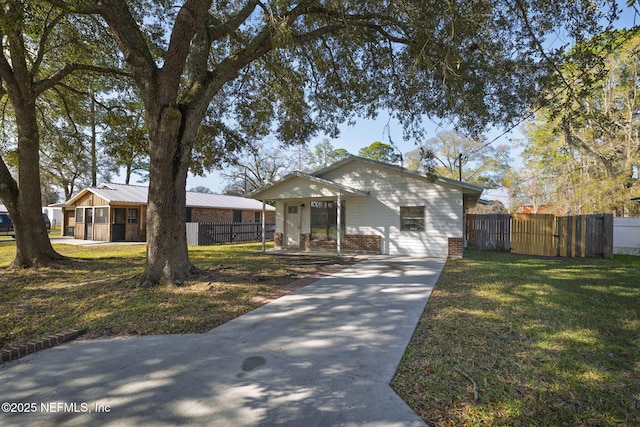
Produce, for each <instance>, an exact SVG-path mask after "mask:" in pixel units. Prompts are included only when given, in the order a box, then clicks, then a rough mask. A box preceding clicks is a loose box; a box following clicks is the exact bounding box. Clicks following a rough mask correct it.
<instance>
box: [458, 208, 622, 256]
mask: <svg viewBox="0 0 640 427" xmlns="http://www.w3.org/2000/svg"><path fill="white" fill-rule="evenodd" d="M466 238H467V247H468V248H470V249H478V250H484V251H511V252H513V253H518V254H525V255H542V256H563V257H596V256H601V257H605V258H611V257H612V256H613V215H603V214H598V215H577V216H566V217H556V216H553V215H525V214H517V215H513V216H511V215H507V214H505V215H467V221H466Z"/></svg>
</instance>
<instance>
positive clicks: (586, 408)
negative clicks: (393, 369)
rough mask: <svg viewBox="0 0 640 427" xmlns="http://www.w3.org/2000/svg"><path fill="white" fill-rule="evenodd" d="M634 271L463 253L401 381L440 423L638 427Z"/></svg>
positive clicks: (634, 267)
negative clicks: (630, 426)
mask: <svg viewBox="0 0 640 427" xmlns="http://www.w3.org/2000/svg"><path fill="white" fill-rule="evenodd" d="M639 266H640V259H637V261H636V260H629V259H627V258H615V259H614V260H603V259H542V258H533V257H526V256H518V255H510V254H498V253H489V252H472V251H468V252H466V253H465V259H464V260H460V261H454V262H450V263H449V264H448V265H447V267H446V268H445V271H444V272H443V274H442V275H441V277H440V281H439V282H438V285H437V287H436V290H435V291H434V294H433V295H432V298H431V300H430V302H429V305H428V306H427V309H426V311H425V314H424V315H423V318H422V320H421V322H420V325H419V327H418V329H417V330H416V334H415V336H414V339H413V341H412V344H411V345H410V347H409V349H408V351H407V354H406V355H405V360H404V361H403V364H402V365H401V366H400V368H399V370H398V374H397V376H396V378H395V379H394V387H395V388H396V390H397V391H398V392H399V394H401V396H403V398H405V400H407V402H408V403H410V404H411V405H412V406H413V407H414V409H415V410H416V411H417V412H418V413H419V414H421V416H423V418H424V419H425V420H426V421H427V422H429V423H432V424H436V425H438V424H441V425H444V424H446V423H448V422H453V423H454V424H499V425H532V424H536V425H562V424H569V425H576V424H582V425H611V424H620V425H639V424H640V416H639V415H638V414H640V366H639V365H638V358H637V355H638V354H640V312H639V310H640V283H639V282H638V279H637V277H638V275H637V272H638V267H639ZM474 389H475V392H476V393H477V394H478V398H479V399H478V401H474V398H473V397H474Z"/></svg>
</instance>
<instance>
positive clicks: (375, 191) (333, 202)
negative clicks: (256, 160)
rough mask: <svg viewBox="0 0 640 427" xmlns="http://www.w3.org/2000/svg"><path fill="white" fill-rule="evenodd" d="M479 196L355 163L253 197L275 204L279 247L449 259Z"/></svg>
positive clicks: (465, 188)
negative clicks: (447, 257)
mask: <svg viewBox="0 0 640 427" xmlns="http://www.w3.org/2000/svg"><path fill="white" fill-rule="evenodd" d="M482 191H483V188H482V187H478V186H475V185H471V184H468V183H464V182H460V181H455V180H451V179H446V178H437V179H436V180H435V181H432V180H430V179H429V177H428V176H426V175H424V174H422V173H419V172H416V171H412V170H408V169H405V168H403V167H400V166H395V165H390V164H386V163H382V162H378V161H374V160H369V159H365V158H361V157H356V156H351V157H348V158H346V159H343V160H341V161H339V162H337V163H335V164H333V165H331V166H329V167H327V168H325V169H322V170H320V171H318V172H315V173H313V174H306V173H302V172H294V173H291V174H289V175H287V176H285V177H284V178H282V179H281V180H280V181H278V182H276V183H274V184H271V185H268V186H265V187H263V188H261V189H258V190H256V191H254V192H253V193H251V194H250V197H252V198H255V199H258V200H263V201H270V202H275V206H276V231H275V237H274V241H275V247H276V248H284V249H287V248H295V249H303V250H314V249H325V250H327V249H328V250H335V251H337V252H338V253H340V252H341V251H366V252H373V253H379V254H389V255H411V256H422V257H446V256H447V255H449V256H462V251H463V246H464V215H465V210H466V209H467V208H470V207H472V206H473V205H475V204H476V203H477V201H478V199H479V198H480V195H481V194H482ZM337 230H340V233H338V232H337Z"/></svg>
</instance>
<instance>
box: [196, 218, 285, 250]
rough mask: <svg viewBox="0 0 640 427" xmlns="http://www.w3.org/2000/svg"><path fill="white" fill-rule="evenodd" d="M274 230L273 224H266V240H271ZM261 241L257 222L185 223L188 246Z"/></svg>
mask: <svg viewBox="0 0 640 427" xmlns="http://www.w3.org/2000/svg"><path fill="white" fill-rule="evenodd" d="M275 229H276V225H275V224H266V233H265V239H266V240H272V239H273V233H274V231H275ZM261 240H262V224H261V223H259V222H249V223H247V222H229V223H205V222H188V223H187V243H188V244H190V245H198V246H207V245H220V244H224V243H241V242H259V241H261Z"/></svg>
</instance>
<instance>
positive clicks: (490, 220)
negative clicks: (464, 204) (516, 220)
mask: <svg viewBox="0 0 640 427" xmlns="http://www.w3.org/2000/svg"><path fill="white" fill-rule="evenodd" d="M466 230H467V247H469V248H474V249H479V250H481V251H498V252H509V251H510V250H511V245H510V238H509V235H510V233H511V215H509V214H492V215H467V226H466Z"/></svg>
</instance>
